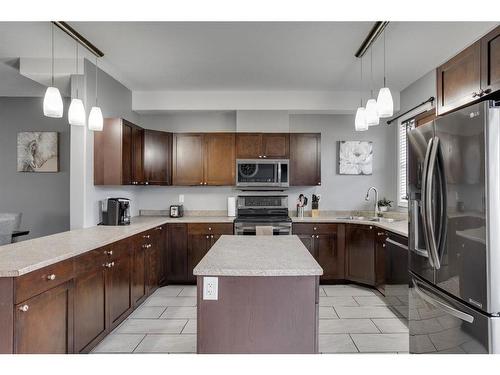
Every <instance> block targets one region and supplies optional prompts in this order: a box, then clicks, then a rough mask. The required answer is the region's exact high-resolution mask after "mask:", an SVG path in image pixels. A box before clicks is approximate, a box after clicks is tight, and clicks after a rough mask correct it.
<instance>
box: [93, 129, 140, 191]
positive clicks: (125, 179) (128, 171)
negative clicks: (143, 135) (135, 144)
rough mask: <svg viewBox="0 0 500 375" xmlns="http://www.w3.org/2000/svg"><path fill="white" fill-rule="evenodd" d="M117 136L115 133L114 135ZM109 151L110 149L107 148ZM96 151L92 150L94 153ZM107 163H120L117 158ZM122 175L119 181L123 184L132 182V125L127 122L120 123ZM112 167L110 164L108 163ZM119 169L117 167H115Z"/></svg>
mask: <svg viewBox="0 0 500 375" xmlns="http://www.w3.org/2000/svg"><path fill="white" fill-rule="evenodd" d="M115 137H116V138H118V136H117V135H115ZM101 152H102V151H101ZM109 152H111V150H109ZM95 154H96V152H95V151H94V155H95ZM109 164H116V165H118V164H120V161H119V160H115V161H114V163H109ZM121 164H122V168H121V172H122V177H121V183H122V184H123V185H131V184H132V126H130V125H129V124H127V123H123V124H122V160H121ZM110 167H112V165H110ZM117 170H118V171H119V168H117Z"/></svg>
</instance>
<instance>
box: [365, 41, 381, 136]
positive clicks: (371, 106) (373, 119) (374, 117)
mask: <svg viewBox="0 0 500 375" xmlns="http://www.w3.org/2000/svg"><path fill="white" fill-rule="evenodd" d="M370 60H371V61H370V81H371V90H370V99H369V100H368V101H367V102H366V123H367V124H368V126H376V125H378V124H379V122H380V119H379V116H378V109H377V101H376V100H375V99H373V47H371V48H370Z"/></svg>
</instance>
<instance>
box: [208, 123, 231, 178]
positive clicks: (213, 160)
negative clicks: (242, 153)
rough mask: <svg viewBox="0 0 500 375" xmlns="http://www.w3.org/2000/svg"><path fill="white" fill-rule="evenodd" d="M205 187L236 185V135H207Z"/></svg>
mask: <svg viewBox="0 0 500 375" xmlns="http://www.w3.org/2000/svg"><path fill="white" fill-rule="evenodd" d="M204 161H205V173H204V175H205V178H204V182H205V185H234V184H235V173H236V146H235V135H234V133H207V134H205V155H204Z"/></svg>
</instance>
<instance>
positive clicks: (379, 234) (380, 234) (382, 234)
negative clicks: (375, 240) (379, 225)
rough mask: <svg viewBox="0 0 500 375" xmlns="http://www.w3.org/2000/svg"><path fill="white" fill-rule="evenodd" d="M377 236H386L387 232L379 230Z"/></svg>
mask: <svg viewBox="0 0 500 375" xmlns="http://www.w3.org/2000/svg"><path fill="white" fill-rule="evenodd" d="M377 236H385V232H377Z"/></svg>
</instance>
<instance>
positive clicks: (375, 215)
mask: <svg viewBox="0 0 500 375" xmlns="http://www.w3.org/2000/svg"><path fill="white" fill-rule="evenodd" d="M372 190H373V191H374V192H375V207H374V209H373V211H374V212H373V213H374V215H373V217H378V190H377V189H376V188H375V186H370V188H369V189H368V191H367V192H366V197H365V201H368V200H370V191H372Z"/></svg>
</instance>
